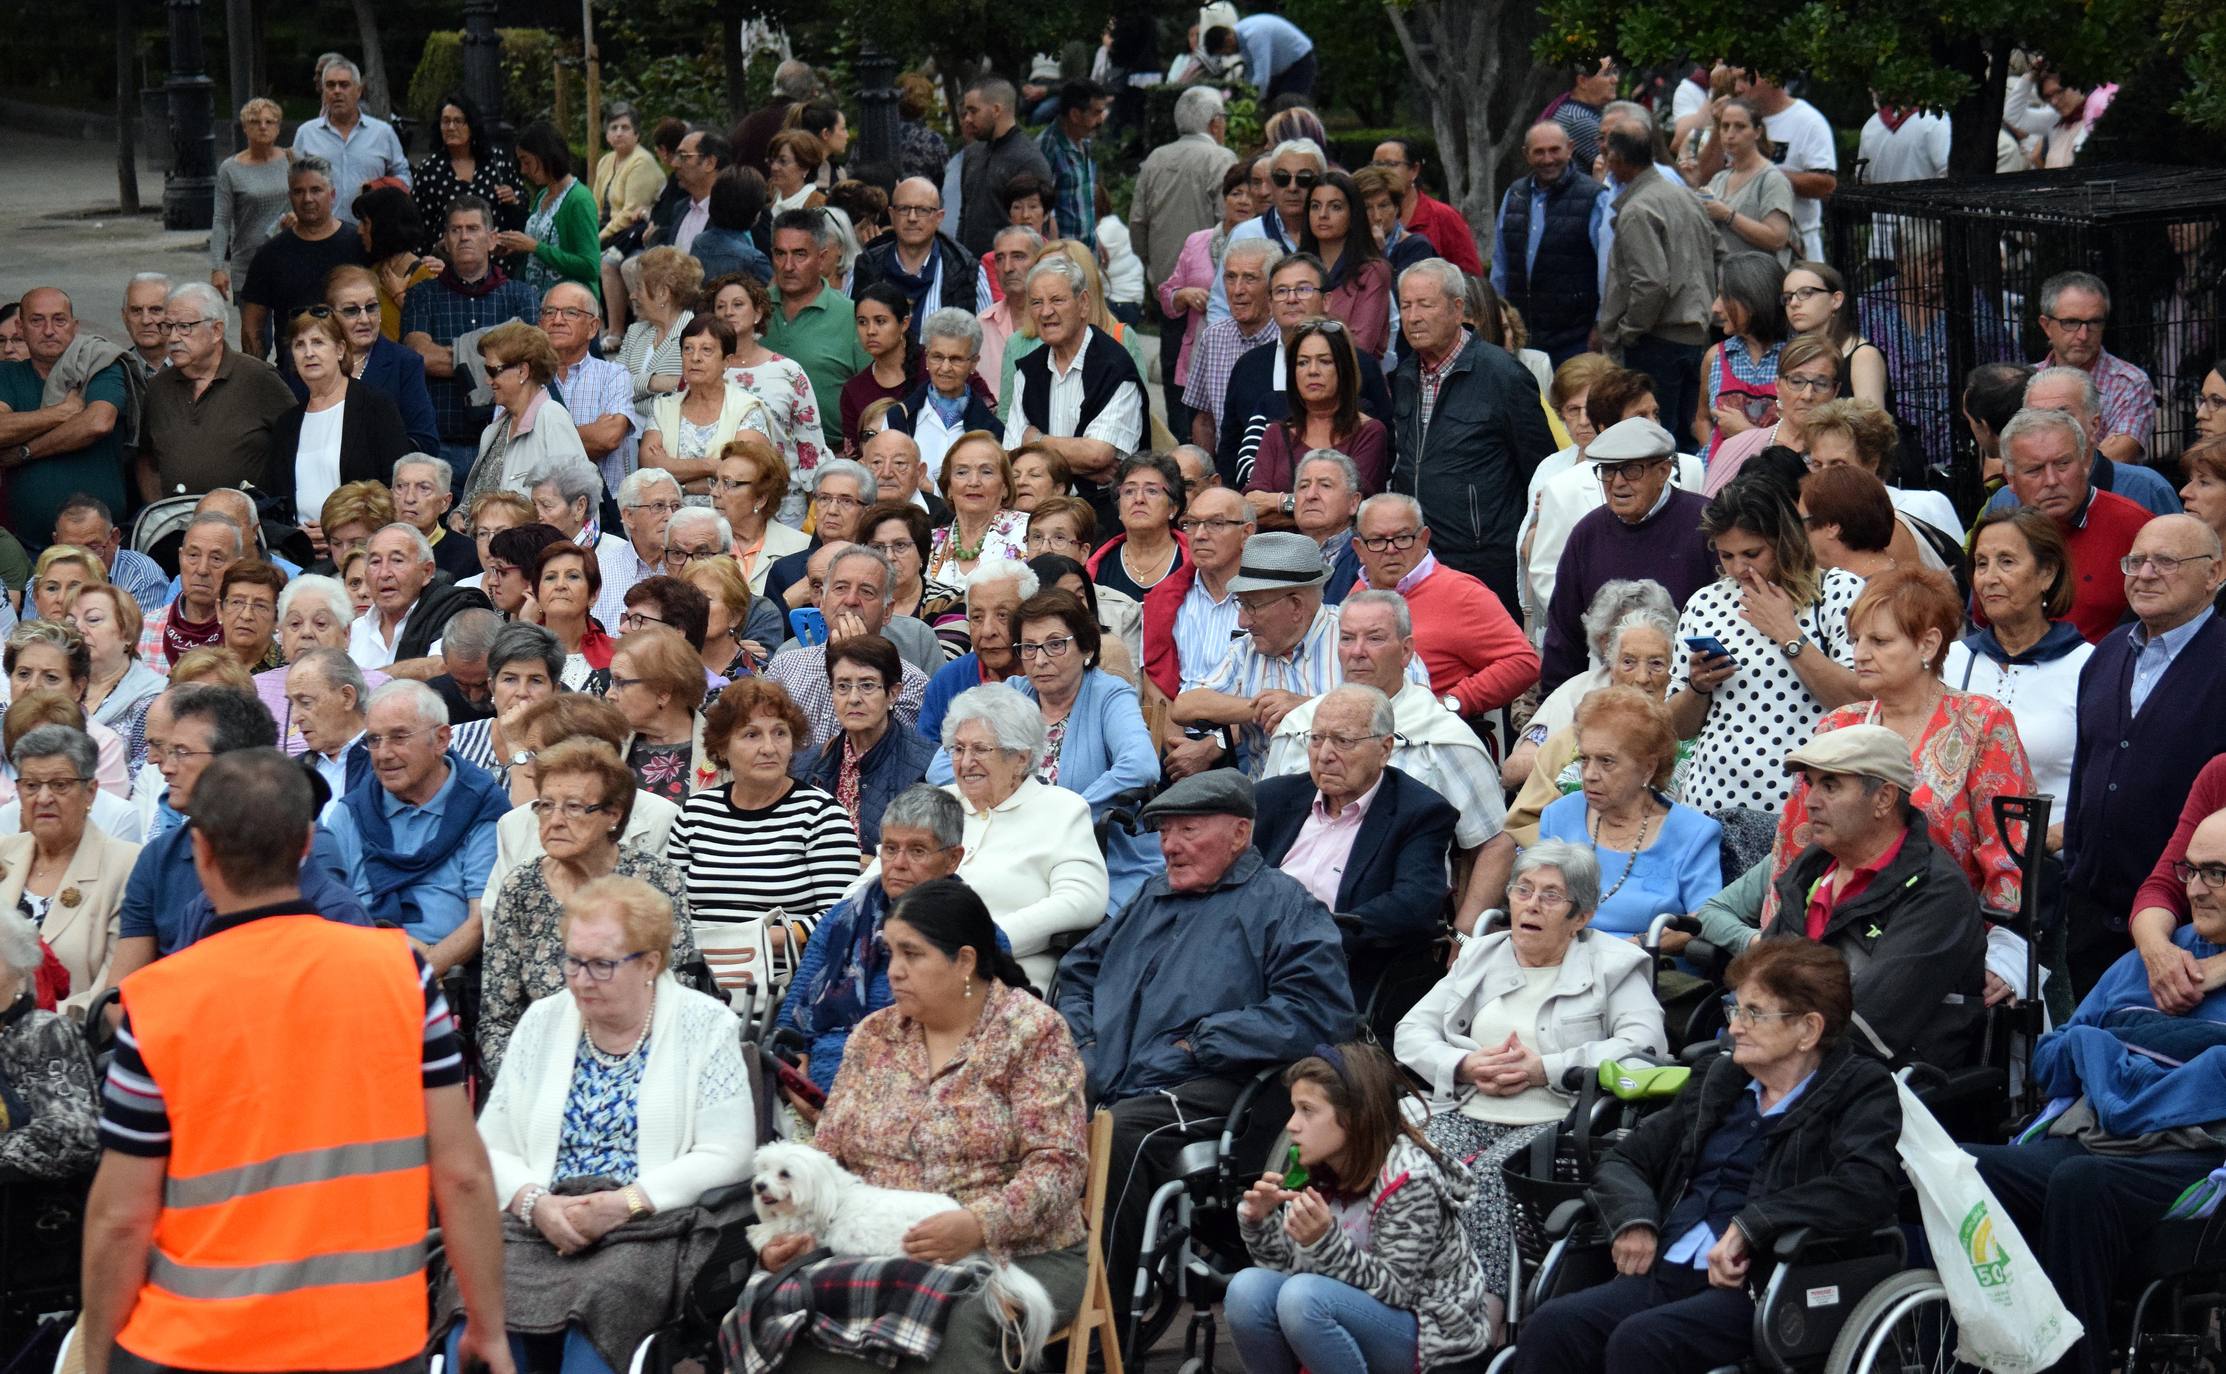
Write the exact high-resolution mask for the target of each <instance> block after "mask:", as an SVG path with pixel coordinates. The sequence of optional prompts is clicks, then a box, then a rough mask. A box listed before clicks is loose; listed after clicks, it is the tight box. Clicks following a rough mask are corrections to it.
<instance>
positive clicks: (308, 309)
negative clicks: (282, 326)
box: [293, 305, 332, 320]
mask: <svg viewBox="0 0 2226 1374" xmlns="http://www.w3.org/2000/svg"><path fill="white" fill-rule="evenodd" d="M304 315H307V316H308V317H309V318H311V319H313V320H329V319H331V318H332V307H331V306H329V305H305V306H303V307H302V308H301V309H299V310H296V311H295V312H294V314H293V318H295V319H297V320H298V319H300V318H301V317H302V316H304Z"/></svg>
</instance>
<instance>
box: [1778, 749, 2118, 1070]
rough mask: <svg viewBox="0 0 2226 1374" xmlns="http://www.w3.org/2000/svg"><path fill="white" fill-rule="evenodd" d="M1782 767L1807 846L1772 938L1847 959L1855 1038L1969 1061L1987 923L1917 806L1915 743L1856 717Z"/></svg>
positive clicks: (1940, 1062) (1789, 875)
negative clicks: (1801, 793)
mask: <svg viewBox="0 0 2226 1374" xmlns="http://www.w3.org/2000/svg"><path fill="white" fill-rule="evenodd" d="M1785 767H1786V771H1787V772H1789V773H1799V774H1802V775H1804V777H1805V778H1806V785H1807V787H1808V805H1809V827H1808V831H1809V833H1808V844H1807V846H1806V847H1805V848H1803V849H1802V850H1801V852H1800V854H1799V855H1798V856H1796V857H1795V858H1794V860H1793V863H1792V865H1791V866H1790V867H1788V868H1787V869H1786V871H1785V872H1784V873H1783V874H1782V875H1780V877H1779V878H1778V883H1777V896H1778V913H1777V918H1776V919H1775V920H1773V921H1772V922H1771V923H1770V926H1769V928H1768V929H1766V930H1765V931H1763V935H1764V936H1765V938H1769V937H1778V938H1785V939H1809V940H1814V941H1817V942H1818V943H1820V944H1825V945H1830V946H1831V947H1832V948H1833V949H1836V950H1838V951H1839V952H1840V953H1841V954H1843V955H1845V956H1846V958H1847V965H1848V971H1849V972H1850V973H1851V974H1853V975H1854V979H1855V1029H1856V1034H1857V1036H1858V1037H1859V1038H1861V1039H1862V1040H1864V1041H1866V1042H1867V1043H1868V1045H1869V1047H1870V1048H1871V1050H1872V1051H1874V1052H1875V1053H1877V1054H1878V1055H1879V1056H1881V1057H1882V1058H1885V1059H1887V1060H1889V1061H1891V1062H1893V1063H1896V1064H1902V1063H1910V1062H1922V1063H1926V1064H1931V1065H1933V1066H1934V1067H1936V1068H1955V1067H1958V1066H1960V1065H1963V1064H1967V1063H1969V1062H1971V1058H1972V1052H1973V1050H1974V1049H1975V1045H1974V1043H1973V1040H1972V1032H1973V1030H1974V1029H1975V1028H1976V1026H1977V1024H1978V1018H1977V1012H1978V1009H1979V1007H1980V1005H1981V994H1982V993H1983V992H1984V990H1985V975H1986V930H1985V928H1984V927H1983V926H1982V925H1981V923H1980V920H1979V899H1978V896H1977V895H1976V894H1975V893H1973V892H1972V890H1971V884H1970V882H1969V881H1968V880H1966V879H1965V878H1964V876H1963V870H1962V869H1961V867H1959V866H1958V865H1957V863H1956V861H1955V858H1954V856H1953V855H1951V854H1949V853H1948V852H1947V851H1946V850H1944V849H1942V848H1941V847H1940V846H1938V845H1936V844H1934V843H1933V841H1932V835H1931V827H1930V826H1929V825H1928V824H1927V823H1926V821H1925V817H1924V813H1923V812H1921V811H1919V810H1917V808H1916V807H1914V806H1912V805H1910V804H1909V792H1910V789H1911V788H1912V787H1914V786H1915V785H1916V769H1915V768H1913V767H1912V766H1911V764H1910V762H1909V742H1908V741H1907V740H1904V739H1903V738H1902V737H1901V736H1900V735H1898V734H1895V733H1894V732H1893V731H1892V730H1889V729H1887V728H1886V727H1885V726H1883V725H1850V726H1846V727H1844V728H1842V729H1838V730H1828V731H1826V732H1824V733H1823V734H1820V735H1818V736H1817V737H1816V738H1815V739H1813V740H1811V741H1809V742H1808V743H1807V744H1805V745H1802V746H1801V747H1800V748H1799V749H1796V750H1794V751H1793V752H1792V753H1790V754H1788V755H1786V759H1785ZM2143 871H2144V872H2146V865H2144V866H2143Z"/></svg>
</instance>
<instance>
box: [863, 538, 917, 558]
mask: <svg viewBox="0 0 2226 1374" xmlns="http://www.w3.org/2000/svg"><path fill="white" fill-rule="evenodd" d="M866 547H867V548H869V549H872V550H873V551H874V552H875V553H878V554H880V555H881V556H882V557H883V558H886V559H888V560H889V561H891V562H895V561H896V560H897V558H899V557H900V556H902V555H904V554H908V553H918V552H919V551H920V549H919V546H918V545H917V544H914V543H913V542H912V541H911V540H909V539H892V540H889V541H887V542H886V543H881V544H868V545H866Z"/></svg>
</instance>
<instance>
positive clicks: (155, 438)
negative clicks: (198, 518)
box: [0, 282, 297, 528]
mask: <svg viewBox="0 0 2226 1374" xmlns="http://www.w3.org/2000/svg"><path fill="white" fill-rule="evenodd" d="M225 316H226V307H225V304H224V298H223V297H222V296H219V295H218V294H217V292H216V288H215V287H213V286H210V285H209V284H208V283H207V282H187V283H186V284H185V285H183V286H180V287H178V288H177V289H175V290H173V291H172V292H171V293H170V299H169V302H168V303H167V305H166V306H165V307H164V318H163V329H164V331H165V332H166V333H167V334H168V335H169V338H170V366H168V367H166V368H164V369H163V370H162V371H160V372H158V373H156V374H155V375H154V376H153V377H152V378H151V379H149V380H148V382H147V393H146V421H145V423H144V424H142V425H141V426H140V436H139V439H140V442H139V454H138V460H137V465H136V471H137V476H138V487H139V496H140V499H142V500H145V501H154V500H158V499H160V498H161V497H162V496H163V495H165V494H170V493H176V492H180V491H189V492H192V491H208V490H210V489H211V488H214V487H234V486H238V485H240V484H241V483H242V482H257V481H261V480H262V476H263V464H264V459H265V457H266V456H267V454H268V453H269V451H270V441H271V427H272V426H273V425H275V424H276V423H277V422H278V418H279V417H280V416H281V415H284V414H285V413H286V412H287V411H289V410H292V409H293V408H294V406H295V405H296V404H297V403H296V402H295V400H294V393H293V392H292V391H290V390H288V389H287V386H286V383H285V381H284V380H283V379H281V378H280V377H279V375H278V373H277V371H276V370H275V369H273V368H272V367H271V365H270V364H268V363H266V362H264V361H263V360H262V359H260V358H253V357H249V356H248V355H247V354H245V353H242V352H240V351H239V350H237V349H235V348H233V347H232V346H231V345H230V344H229V343H227V342H225V338H224V322H225ZM5 369H6V365H5V364H0V374H4V372H5ZM6 435H7V429H6V421H5V419H0V439H4V438H5V437H6ZM88 490H97V488H88ZM17 499H18V501H19V502H20V499H21V498H20V497H19V498H17ZM104 499H105V498H104ZM111 504H112V506H114V507H116V508H121V506H122V502H121V501H120V500H119V501H115V502H112V503H111ZM16 509H17V513H18V519H19V520H20V519H21V518H22V517H21V513H22V506H21V505H20V504H18V505H17V507H16ZM34 528H35V527H34Z"/></svg>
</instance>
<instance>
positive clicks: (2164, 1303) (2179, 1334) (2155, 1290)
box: [2124, 1280, 2226, 1374]
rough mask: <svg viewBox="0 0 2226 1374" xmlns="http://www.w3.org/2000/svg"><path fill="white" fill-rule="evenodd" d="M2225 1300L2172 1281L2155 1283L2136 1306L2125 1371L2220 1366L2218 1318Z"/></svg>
mask: <svg viewBox="0 0 2226 1374" xmlns="http://www.w3.org/2000/svg"><path fill="white" fill-rule="evenodd" d="M2222 1306H2226V1299H2222V1298H2221V1297H2220V1296H2219V1295H2218V1294H2217V1293H2216V1292H2215V1291H2211V1292H2203V1293H2194V1294H2190V1293H2187V1292H2186V1291H2184V1289H2183V1287H2182V1284H2180V1283H2177V1282H2174V1281H2171V1280H2158V1281H2155V1282H2151V1283H2150V1284H2148V1285H2147V1286H2146V1287H2144V1288H2143V1289H2142V1290H2141V1296H2140V1298H2139V1300H2138V1301H2136V1302H2135V1303H2134V1306H2133V1323H2132V1330H2131V1332H2130V1333H2129V1334H2128V1335H2127V1337H2126V1361H2125V1366H2124V1368H2125V1374H2207V1372H2208V1371H2212V1370H2216V1369H2218V1368H2219V1360H2220V1356H2221V1353H2222V1352H2221V1349H2220V1342H2219V1327H2218V1319H2219V1314H2220V1310H2221V1308H2222Z"/></svg>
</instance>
